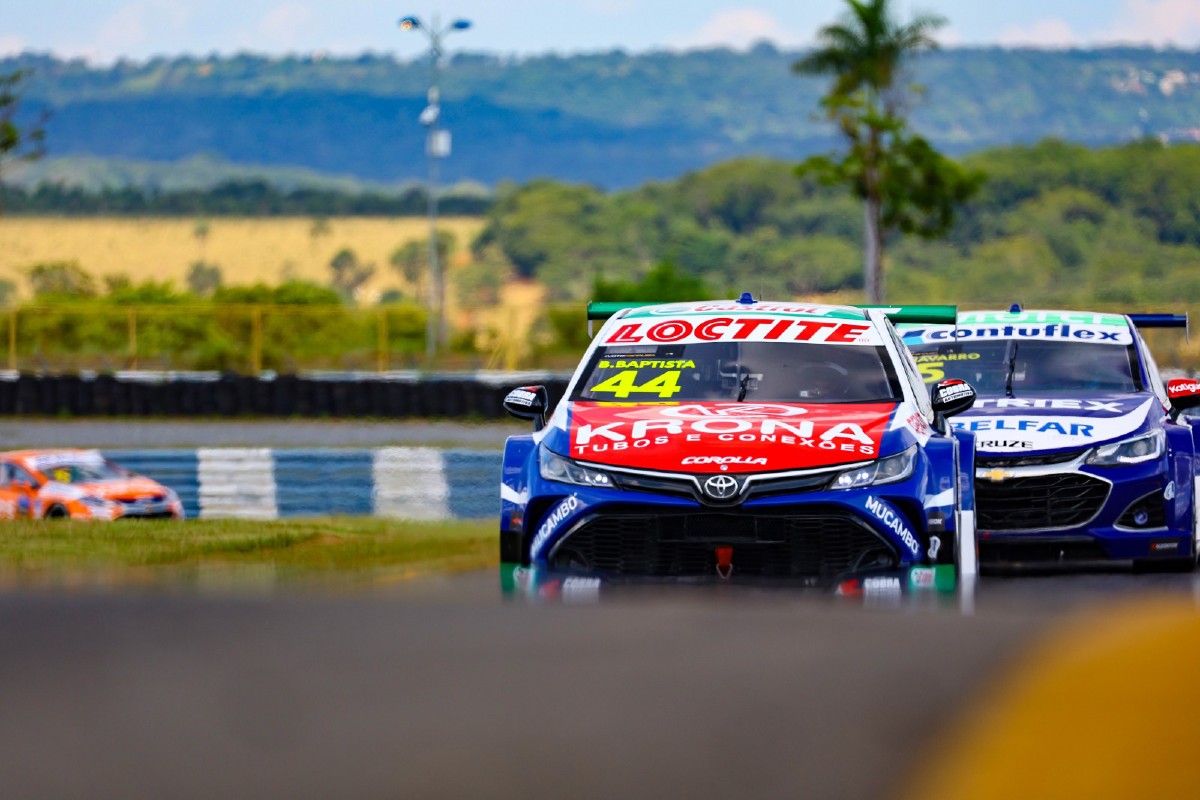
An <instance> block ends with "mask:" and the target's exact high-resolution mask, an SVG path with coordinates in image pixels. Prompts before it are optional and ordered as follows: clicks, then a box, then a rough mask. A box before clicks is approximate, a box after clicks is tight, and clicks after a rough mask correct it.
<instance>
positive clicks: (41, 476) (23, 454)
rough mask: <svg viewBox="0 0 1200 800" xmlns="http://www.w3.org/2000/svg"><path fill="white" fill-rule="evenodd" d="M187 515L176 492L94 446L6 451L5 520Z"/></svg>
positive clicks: (2, 459)
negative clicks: (133, 471) (104, 454)
mask: <svg viewBox="0 0 1200 800" xmlns="http://www.w3.org/2000/svg"><path fill="white" fill-rule="evenodd" d="M56 517H70V518H72V519H103V520H113V519H121V518H127V517H128V518H134V517H137V518H142V519H183V504H182V503H181V502H180V501H179V497H178V496H177V495H176V494H175V492H173V491H171V490H170V489H168V488H167V487H165V486H163V485H162V484H160V483H157V482H156V481H153V480H151V479H149V478H145V477H142V476H140V475H135V474H133V473H132V472H130V471H128V470H126V469H124V468H122V467H119V466H117V465H116V464H114V463H113V462H111V461H109V460H108V459H106V458H104V457H103V456H101V455H100V454H99V453H97V452H96V451H94V450H23V451H16V452H9V453H0V519H19V518H33V519H54V518H56Z"/></svg>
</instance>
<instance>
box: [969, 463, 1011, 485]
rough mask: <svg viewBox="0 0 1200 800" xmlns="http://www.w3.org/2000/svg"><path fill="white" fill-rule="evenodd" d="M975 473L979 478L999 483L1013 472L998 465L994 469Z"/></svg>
mask: <svg viewBox="0 0 1200 800" xmlns="http://www.w3.org/2000/svg"><path fill="white" fill-rule="evenodd" d="M977 475H978V476H979V477H980V478H987V479H988V480H989V481H992V482H993V483H999V482H1000V481H1002V480H1005V479H1007V478H1011V477H1012V476H1013V474H1012V473H1011V472H1009V471H1008V470H1006V469H1000V468H999V467H996V468H995V469H989V470H988V471H987V472H979V473H977Z"/></svg>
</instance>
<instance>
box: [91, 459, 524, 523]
mask: <svg viewBox="0 0 1200 800" xmlns="http://www.w3.org/2000/svg"><path fill="white" fill-rule="evenodd" d="M103 454H104V456H105V457H107V458H111V459H112V460H113V461H115V462H117V463H118V464H120V465H121V466H123V467H126V468H127V469H130V470H133V471H134V472H137V473H140V474H142V475H146V476H147V477H150V478H153V479H154V480H156V481H158V482H159V483H162V484H163V485H165V486H169V487H170V488H172V489H174V490H175V492H176V493H177V494H178V495H179V499H180V500H182V501H183V508H184V511H185V512H186V514H187V516H188V518H189V519H195V518H197V517H200V518H204V519H219V518H239V519H264V520H266V519H279V518H285V517H314V516H377V517H393V518H396V519H418V520H440V519H485V518H488V517H495V516H496V515H497V514H499V512H500V499H499V497H500V495H499V486H500V454H499V453H496V452H487V451H478V450H440V449H437V448H432V447H379V448H374V449H340V448H316V449H304V450H271V449H264V448H233V447H213V448H201V449H199V450H105V451H103Z"/></svg>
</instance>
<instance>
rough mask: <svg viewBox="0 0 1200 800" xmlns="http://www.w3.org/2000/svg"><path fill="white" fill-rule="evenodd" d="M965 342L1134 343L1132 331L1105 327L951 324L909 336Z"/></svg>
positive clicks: (917, 340)
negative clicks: (1051, 341)
mask: <svg viewBox="0 0 1200 800" xmlns="http://www.w3.org/2000/svg"><path fill="white" fill-rule="evenodd" d="M964 339H1041V340H1063V339H1066V340H1071V341H1078V342H1094V343H1096V344H1115V345H1122V346H1126V345H1131V344H1133V334H1132V333H1130V332H1129V328H1128V327H1125V328H1117V327H1110V326H1102V325H1055V324H1049V325H962V324H960V325H957V326H955V327H951V326H949V325H946V326H939V327H937V328H926V329H925V330H923V331H920V332H919V333H918V332H916V331H911V332H910V333H908V334H905V337H904V341H905V343H907V344H928V343H938V342H951V341H962V340H964Z"/></svg>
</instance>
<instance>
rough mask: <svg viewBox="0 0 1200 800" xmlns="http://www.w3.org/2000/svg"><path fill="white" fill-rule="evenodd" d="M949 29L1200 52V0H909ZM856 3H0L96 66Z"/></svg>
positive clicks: (606, 42) (451, 42)
mask: <svg viewBox="0 0 1200 800" xmlns="http://www.w3.org/2000/svg"><path fill="white" fill-rule="evenodd" d="M895 4H896V7H897V8H898V9H899V10H900V12H901V15H902V16H903V17H905V18H907V16H909V15H910V14H912V13H913V12H914V11H918V12H932V13H936V14H940V15H942V16H944V17H946V19H947V20H948V24H947V26H946V27H945V28H944V29H943V30H942V32H941V35H940V39H941V41H942V43H943V44H944V45H948V46H954V45H989V44H999V45H1008V46H1016V45H1034V46H1040V47H1071V46H1088V45H1097V44H1110V43H1117V42H1124V43H1138V44H1146V43H1148V44H1152V45H1156V46H1168V45H1173V46H1178V47H1186V48H1197V47H1200V0H1005V2H987V1H986V0H920V1H916V2H914V0H896V3H895ZM844 7H845V6H844V2H843V0H743V2H736V1H733V2H731V0H418V3H417V4H414V5H409V4H407V3H406V2H405V1H404V0H400V2H399V4H395V5H394V4H393V3H390V2H381V1H380V0H38V1H37V2H33V3H31V2H28V0H0V55H11V54H14V53H18V52H21V51H24V50H34V51H38V52H52V53H54V54H56V55H59V56H63V57H82V58H86V59H88V60H89V61H92V62H95V63H101V64H102V63H111V62H113V61H115V60H117V59H119V58H128V59H134V60H144V59H147V58H150V57H153V56H156V55H179V54H184V53H189V54H193V55H207V54H210V53H214V52H216V53H222V54H228V53H233V52H238V51H250V52H256V53H270V54H284V53H314V52H323V53H328V54H335V55H345V54H357V53H362V52H364V51H373V52H376V53H392V54H394V55H396V56H397V57H399V58H402V59H409V58H414V57H416V56H418V55H420V54H421V52H422V51H423V50H424V39H423V37H421V36H420V35H419V34H417V33H415V32H413V31H407V32H406V31H401V30H400V29H399V28H398V27H397V21H398V20H399V19H400V18H401V17H403V16H405V15H408V14H414V15H416V16H418V17H420V18H422V19H423V20H425V21H427V22H429V21H432V19H433V18H434V17H435V15H436V16H437V17H438V18H439V19H440V20H441V22H442V23H443V24H445V23H447V22H449V21H451V20H453V19H457V18H465V19H468V20H470V21H471V22H472V23H473V26H472V28H471V29H470V30H467V31H463V32H461V33H459V32H456V33H455V35H454V36H453V37H452V38H450V39H448V40H447V49H448V50H454V49H461V50H467V51H472V52H491V53H497V54H502V55H535V54H543V53H550V52H555V53H564V54H565V53H577V52H594V51H598V50H612V49H615V48H620V49H624V50H627V51H630V52H643V51H647V50H655V49H689V48H696V47H714V46H728V47H734V48H744V47H747V46H749V45H751V44H753V43H754V42H756V41H760V40H764V39H766V40H769V41H772V42H774V43H775V44H776V45H778V46H780V47H785V48H791V47H802V46H805V45H808V44H811V43H812V42H813V40H814V37H815V34H816V31H817V30H818V29H819V28H820V27H821V26H822V25H824V24H826V23H828V22H830V21H832V20H834V19H836V17H837V16H838V14H839V13H840V12H841V10H842V9H843V8H844Z"/></svg>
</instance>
